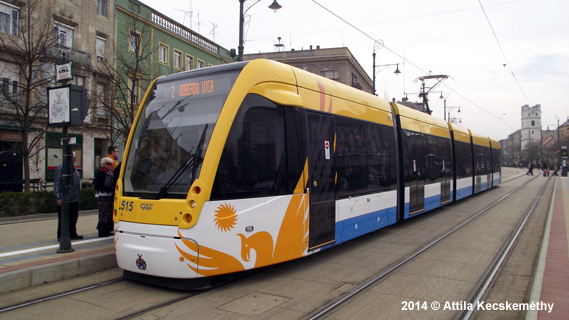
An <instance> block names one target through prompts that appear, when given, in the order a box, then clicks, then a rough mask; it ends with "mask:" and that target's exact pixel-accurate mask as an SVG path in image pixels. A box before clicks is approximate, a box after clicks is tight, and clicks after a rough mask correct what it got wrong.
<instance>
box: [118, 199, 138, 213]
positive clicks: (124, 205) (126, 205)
mask: <svg viewBox="0 0 569 320" xmlns="http://www.w3.org/2000/svg"><path fill="white" fill-rule="evenodd" d="M133 203H134V202H133V201H124V200H123V201H122V202H121V206H120V208H119V210H125V211H132V208H133V207H134V205H133Z"/></svg>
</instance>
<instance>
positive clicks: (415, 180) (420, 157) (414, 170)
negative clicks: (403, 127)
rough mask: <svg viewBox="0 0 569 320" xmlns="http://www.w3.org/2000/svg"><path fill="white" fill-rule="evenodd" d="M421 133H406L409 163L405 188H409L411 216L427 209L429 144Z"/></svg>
mask: <svg viewBox="0 0 569 320" xmlns="http://www.w3.org/2000/svg"><path fill="white" fill-rule="evenodd" d="M424 138H425V137H424V136H423V135H422V134H420V133H415V132H411V131H407V132H406V137H405V138H404V140H405V147H404V148H405V152H406V160H405V161H409V163H408V164H407V166H408V171H409V172H408V174H407V178H406V180H407V181H406V182H405V186H406V187H409V215H412V214H414V213H418V212H420V211H423V210H424V209H425V179H426V175H427V169H426V161H427V155H428V152H427V151H428V148H427V147H428V142H427V141H426V139H424Z"/></svg>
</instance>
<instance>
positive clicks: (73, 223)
mask: <svg viewBox="0 0 569 320" xmlns="http://www.w3.org/2000/svg"><path fill="white" fill-rule="evenodd" d="M76 160H77V155H76V154H75V152H73V170H72V172H71V185H70V186H69V189H68V192H67V196H68V197H69V238H70V239H71V240H81V239H83V236H81V235H78V234H77V219H78V218H79V201H80V200H81V188H80V187H79V184H80V183H81V177H80V176H79V172H78V171H77V169H76V168H75V161H76ZM63 188H64V186H63V163H62V164H60V165H58V166H57V168H56V169H55V177H54V181H53V194H54V195H55V200H56V201H57V221H58V222H57V241H59V240H60V238H61V203H62V202H63V199H62V198H63Z"/></svg>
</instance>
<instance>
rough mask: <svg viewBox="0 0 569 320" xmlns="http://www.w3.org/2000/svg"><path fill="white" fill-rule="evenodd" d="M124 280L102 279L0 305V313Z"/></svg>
mask: <svg viewBox="0 0 569 320" xmlns="http://www.w3.org/2000/svg"><path fill="white" fill-rule="evenodd" d="M124 280H126V279H125V278H116V279H112V280H108V281H104V282H100V283H95V284H92V285H88V286H85V287H81V288H77V289H72V290H68V291H64V292H60V293H56V294H52V295H48V296H45V297H41V298H37V299H32V300H28V301H25V302H21V303H18V304H15V305H11V306H6V307H2V308H0V314H2V313H4V312H8V311H12V310H17V309H22V308H25V307H28V306H32V305H35V304H38V303H43V302H47V301H51V300H54V299H58V298H62V297H66V296H70V295H73V294H77V293H80V292H85V291H89V290H93V289H97V288H101V287H104V286H108V285H111V284H115V283H118V282H121V281H124Z"/></svg>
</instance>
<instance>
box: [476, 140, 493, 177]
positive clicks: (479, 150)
mask: <svg viewBox="0 0 569 320" xmlns="http://www.w3.org/2000/svg"><path fill="white" fill-rule="evenodd" d="M490 159H491V158H490V148H488V147H483V146H477V145H474V163H475V168H474V169H475V170H476V171H475V172H476V175H484V174H488V173H490Z"/></svg>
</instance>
